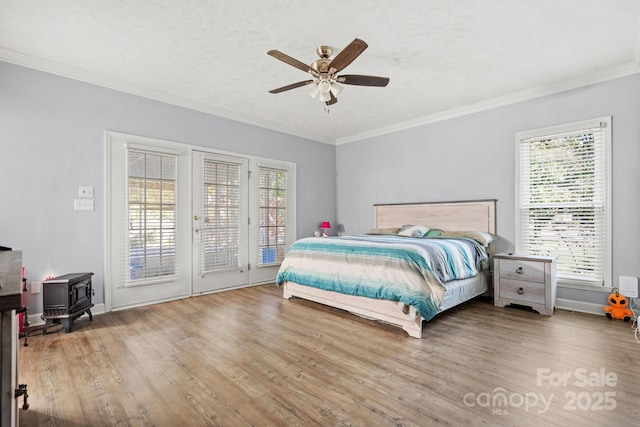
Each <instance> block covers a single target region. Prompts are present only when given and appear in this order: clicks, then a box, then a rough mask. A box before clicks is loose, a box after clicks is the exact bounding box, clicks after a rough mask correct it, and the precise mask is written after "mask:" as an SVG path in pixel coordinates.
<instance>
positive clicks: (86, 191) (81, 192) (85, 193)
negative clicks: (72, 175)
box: [78, 185, 93, 199]
mask: <svg viewBox="0 0 640 427" xmlns="http://www.w3.org/2000/svg"><path fill="white" fill-rule="evenodd" d="M78 197H84V198H86V199H91V198H93V187H84V186H82V185H81V186H80V187H78Z"/></svg>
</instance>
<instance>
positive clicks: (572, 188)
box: [516, 118, 610, 286]
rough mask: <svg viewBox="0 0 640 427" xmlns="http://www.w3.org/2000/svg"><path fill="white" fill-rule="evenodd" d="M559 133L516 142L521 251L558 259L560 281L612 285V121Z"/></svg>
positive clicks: (583, 124)
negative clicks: (610, 197)
mask: <svg viewBox="0 0 640 427" xmlns="http://www.w3.org/2000/svg"><path fill="white" fill-rule="evenodd" d="M555 130H561V132H557V133H545V132H544V131H545V130H541V131H540V132H542V133H541V134H539V135H535V134H536V131H533V132H527V133H523V134H519V137H517V142H518V147H517V150H518V155H519V156H518V157H519V162H518V165H517V167H518V178H519V179H518V181H519V182H518V183H517V184H516V185H517V186H518V189H519V191H518V200H517V204H518V209H519V212H518V218H517V222H518V224H517V228H518V235H517V242H516V246H517V248H516V249H517V250H518V251H519V252H523V253H529V254H531V255H544V256H554V257H556V259H557V274H558V280H559V281H564V282H566V283H579V284H587V285H596V286H601V285H603V284H605V283H608V282H609V281H610V278H609V276H610V273H609V270H610V260H609V258H610V257H609V253H610V243H609V241H610V239H609V229H610V227H609V224H610V218H609V183H608V180H609V178H608V176H609V173H608V170H609V166H608V163H609V159H608V157H609V156H608V151H609V150H608V147H609V135H610V120H609V118H605V119H598V120H597V121H590V122H581V123H577V124H575V125H568V126H565V127H563V128H556V129H555ZM547 131H549V129H547ZM532 134H533V136H532Z"/></svg>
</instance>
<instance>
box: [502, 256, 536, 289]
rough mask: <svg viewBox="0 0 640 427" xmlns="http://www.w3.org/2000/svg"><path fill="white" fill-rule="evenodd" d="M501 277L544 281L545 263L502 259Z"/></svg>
mask: <svg viewBox="0 0 640 427" xmlns="http://www.w3.org/2000/svg"><path fill="white" fill-rule="evenodd" d="M500 278H501V279H511V280H522V281H527V282H537V283H544V263H543V262H536V261H524V260H519V259H502V260H501V261H500Z"/></svg>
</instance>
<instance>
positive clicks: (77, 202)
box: [73, 199, 93, 211]
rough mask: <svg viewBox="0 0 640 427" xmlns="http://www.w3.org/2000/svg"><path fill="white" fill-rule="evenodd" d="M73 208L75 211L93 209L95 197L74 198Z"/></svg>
mask: <svg viewBox="0 0 640 427" xmlns="http://www.w3.org/2000/svg"><path fill="white" fill-rule="evenodd" d="M73 210H74V211H92V210H93V199H74V201H73Z"/></svg>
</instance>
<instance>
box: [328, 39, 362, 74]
mask: <svg viewBox="0 0 640 427" xmlns="http://www.w3.org/2000/svg"><path fill="white" fill-rule="evenodd" d="M368 46H369V45H368V44H366V43H365V42H364V41H363V40H360V39H354V40H353V41H352V42H351V43H349V44H348V45H347V47H345V48H344V49H342V51H341V52H340V53H339V54H337V55H336V57H335V58H333V60H332V61H331V63H330V64H329V68H328V69H329V70H331V69H333V72H334V73H337V72H338V71H340V70H343V69H345V68H346V67H347V65H349V64H351V63H352V62H353V61H354V60H355V59H356V58H357V57H358V56H360V54H361V53H362V52H364V50H365V49H366V48H367V47H368Z"/></svg>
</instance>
